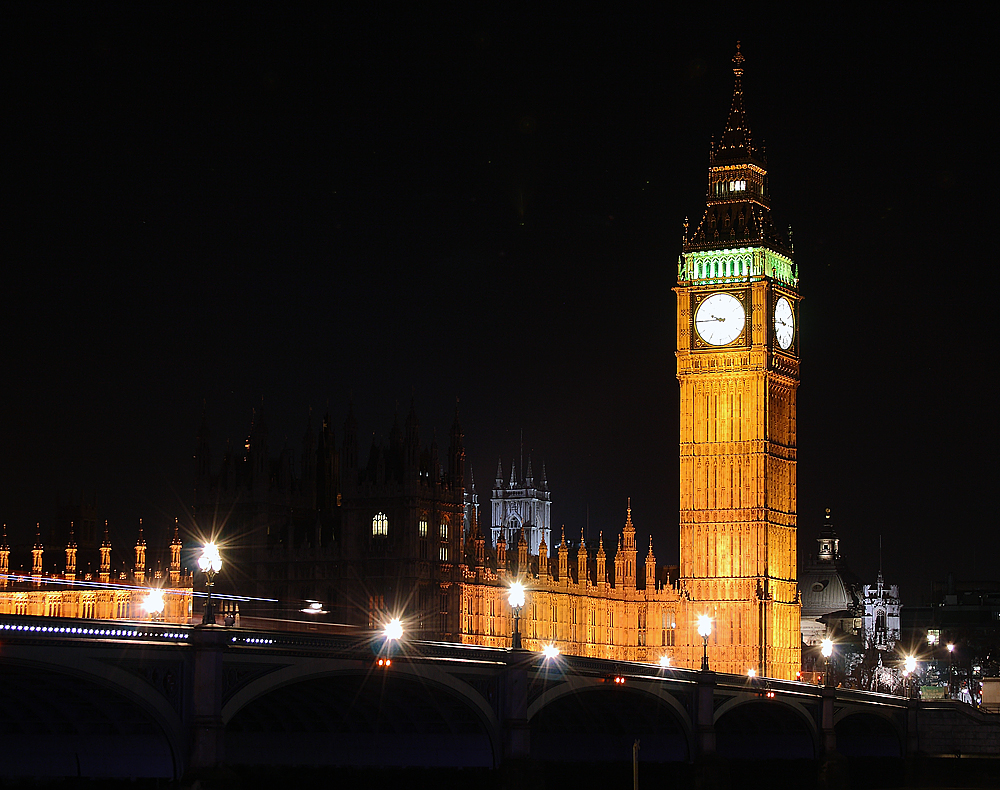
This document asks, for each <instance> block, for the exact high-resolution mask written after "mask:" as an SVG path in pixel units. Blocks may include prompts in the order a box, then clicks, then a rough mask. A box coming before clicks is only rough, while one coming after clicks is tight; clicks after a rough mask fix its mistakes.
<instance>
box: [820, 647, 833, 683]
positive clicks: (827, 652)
mask: <svg viewBox="0 0 1000 790" xmlns="http://www.w3.org/2000/svg"><path fill="white" fill-rule="evenodd" d="M819 652H820V653H822V654H823V685H824V686H829V685H830V656H832V655H833V640H832V639H824V640H823V641H822V642H820V649H819Z"/></svg>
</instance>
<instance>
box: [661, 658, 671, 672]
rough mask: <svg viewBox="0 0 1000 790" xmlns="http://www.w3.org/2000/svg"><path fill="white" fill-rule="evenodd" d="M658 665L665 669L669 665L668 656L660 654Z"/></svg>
mask: <svg viewBox="0 0 1000 790" xmlns="http://www.w3.org/2000/svg"><path fill="white" fill-rule="evenodd" d="M660 666H661V667H663V668H664V669H666V668H667V667H669V666H670V656H660Z"/></svg>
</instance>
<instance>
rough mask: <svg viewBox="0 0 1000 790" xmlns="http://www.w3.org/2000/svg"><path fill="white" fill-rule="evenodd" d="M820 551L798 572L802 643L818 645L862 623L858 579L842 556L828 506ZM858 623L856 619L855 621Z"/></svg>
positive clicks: (820, 539) (847, 632) (852, 630)
mask: <svg viewBox="0 0 1000 790" xmlns="http://www.w3.org/2000/svg"><path fill="white" fill-rule="evenodd" d="M817 542H818V543H819V552H818V553H817V555H816V556H815V557H812V556H810V557H809V559H808V561H807V564H806V566H805V568H804V569H803V570H802V572H801V573H800V574H799V591H800V592H801V594H802V642H803V644H805V645H818V644H819V643H820V642H822V641H823V639H825V638H827V637H828V636H829V637H831V638H834V637H835V636H836V635H838V634H853V633H856V630H857V628H858V627H859V626H860V625H861V623H860V617H861V608H860V601H859V599H858V594H857V590H858V587H859V586H860V585H859V582H858V579H857V578H856V577H855V576H854V574H853V573H851V571H850V570H849V569H848V568H847V564H846V563H845V562H844V560H843V558H842V557H841V556H840V539H839V538H838V537H837V533H836V531H835V530H834V529H833V524H832V522H831V520H830V509H829V508H827V509H826V517H825V519H824V525H823V530H822V531H821V532H820V535H819V538H817ZM856 620H857V621H858V622H855V621H856Z"/></svg>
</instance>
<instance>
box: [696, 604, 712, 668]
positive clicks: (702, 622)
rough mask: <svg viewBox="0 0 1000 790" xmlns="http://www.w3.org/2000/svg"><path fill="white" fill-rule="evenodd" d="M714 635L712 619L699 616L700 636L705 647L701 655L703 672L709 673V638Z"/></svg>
mask: <svg viewBox="0 0 1000 790" xmlns="http://www.w3.org/2000/svg"><path fill="white" fill-rule="evenodd" d="M711 633H712V618H711V617H709V616H708V615H707V614H700V615H698V636H700V637H701V641H702V644H703V647H704V651H703V652H702V654H701V671H702V672H708V636H709V634H711Z"/></svg>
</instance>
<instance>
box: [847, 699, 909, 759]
mask: <svg viewBox="0 0 1000 790" xmlns="http://www.w3.org/2000/svg"><path fill="white" fill-rule="evenodd" d="M833 728H834V731H835V732H836V734H837V751H838V752H840V753H841V754H843V755H844V756H845V757H902V756H903V754H904V750H903V747H904V744H905V743H906V732H905V730H904V729H903V726H902V722H900V721H899V719H898V717H897V716H894V715H893V713H892V711H889V710H883V709H879V708H874V709H872V708H871V706H868V707H866V709H860V708H856V707H851V708H845V709H844V710H841V711H839V712H838V713H836V714H835V715H834V717H833Z"/></svg>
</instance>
